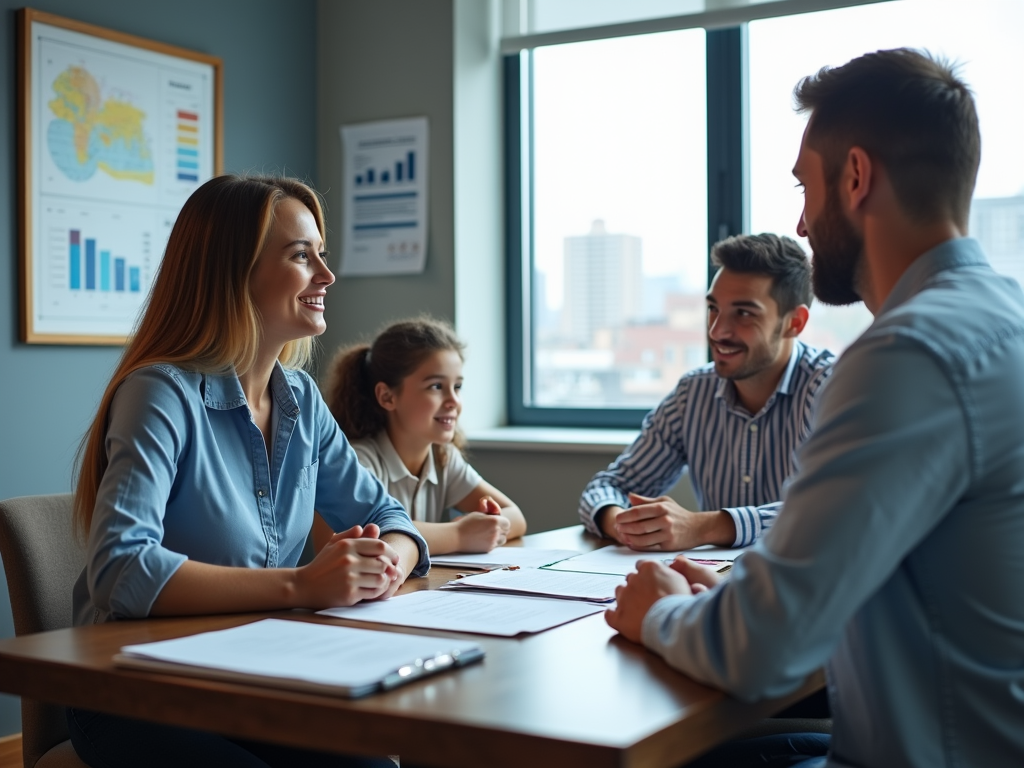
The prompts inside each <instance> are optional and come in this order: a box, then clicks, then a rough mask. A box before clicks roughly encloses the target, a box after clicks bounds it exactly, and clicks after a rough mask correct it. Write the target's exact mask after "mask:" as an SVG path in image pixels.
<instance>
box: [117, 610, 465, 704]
mask: <svg viewBox="0 0 1024 768" xmlns="http://www.w3.org/2000/svg"><path fill="white" fill-rule="evenodd" d="M483 657H484V651H483V649H482V648H481V647H480V646H479V645H477V644H476V643H473V642H470V641H465V640H454V639H451V638H439V637H424V636H422V635H406V634H399V633H394V632H378V631H374V630H369V629H356V628H354V627H340V626H336V625H330V624H316V623H311V622H306V621H288V620H284V619H263V620H260V621H255V622H252V623H251V624H243V625H241V626H238V627H232V628H230V629H222V630H217V631H213V632H203V633H200V634H197V635H190V636H187V637H182V638H177V639H174V640H162V641H158V642H154V643H143V644H139V645H128V646H124V647H123V648H121V651H120V653H118V654H116V655H115V656H114V658H113V661H114V664H115V665H117V666H119V667H125V668H128V669H137V670H140V671H146V672H160V673H171V674H176V675H186V676H188V677H201V678H206V679H212V680H223V681H226V682H234V683H243V684H248V685H261V686H268V687H272V688H283V689H287V690H293V691H303V692H307V693H318V694H323V695H328V696H342V697H345V698H352V699H354V698H360V697H362V696H367V695H369V694H372V693H376V692H378V691H386V690H390V689H392V688H397V687H398V686H400V685H405V684H406V683H411V682H414V681H416V680H420V679H422V678H424V677H429V676H431V675H435V674H439V673H442V672H446V671H448V670H452V669H457V668H459V667H463V666H466V665H467V664H472V663H474V662H477V661H481V660H482V659H483Z"/></svg>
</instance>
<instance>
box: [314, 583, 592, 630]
mask: <svg viewBox="0 0 1024 768" xmlns="http://www.w3.org/2000/svg"><path fill="white" fill-rule="evenodd" d="M603 610H604V606H601V605H595V604H593V603H585V602H580V601H573V600H545V599H544V598H540V597H520V596H518V595H485V594H480V593H468V592H457V591H449V592H442V591H430V590H423V591H421V592H411V593H409V594H407V595H400V596H398V597H392V598H391V599H390V600H381V601H380V602H365V603H357V604H356V605H353V606H349V607H347V608H328V609H326V610H323V611H318V613H320V614H322V615H324V616H334V617H336V618H339V619H352V620H354V621H373V622H378V623H380V624H397V625H399V626H403V627H420V628H422V629H445V630H449V631H451V632H473V633H475V634H480V635H498V636H500V637H512V636H514V635H519V634H522V633H524V632H542V631H544V630H545V629H551V628H552V627H557V626H558V625H560V624H567V623H568V622H570V621H575V620H576V619H582V618H583V617H584V616H589V615H590V614H592V613H597V612H599V611H603Z"/></svg>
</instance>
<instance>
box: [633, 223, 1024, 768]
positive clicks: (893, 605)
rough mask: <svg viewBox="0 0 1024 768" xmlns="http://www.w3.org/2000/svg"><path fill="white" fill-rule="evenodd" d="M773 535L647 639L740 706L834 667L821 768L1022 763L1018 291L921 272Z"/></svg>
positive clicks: (1023, 306) (1023, 440)
mask: <svg viewBox="0 0 1024 768" xmlns="http://www.w3.org/2000/svg"><path fill="white" fill-rule="evenodd" d="M797 462H798V469H797V474H796V475H795V477H794V478H793V480H792V482H791V484H790V485H789V487H788V489H787V492H786V495H785V497H784V500H783V502H784V503H783V509H782V511H781V513H780V514H779V516H778V519H777V521H776V523H775V525H774V527H773V528H772V529H771V530H770V531H769V532H768V534H767V535H766V536H765V537H764V538H763V539H762V540H761V541H760V542H759V543H757V544H756V545H754V547H753V548H752V549H751V550H749V551H748V552H747V553H746V554H744V555H743V556H742V557H741V558H740V559H739V561H738V562H737V564H736V566H735V567H734V568H733V571H732V574H733V575H732V578H731V579H730V580H729V581H728V582H726V583H724V584H723V585H721V586H720V587H718V588H716V589H714V590H711V591H710V592H707V593H705V594H701V595H698V596H696V597H681V596H673V597H666V598H663V599H662V600H659V601H658V602H657V603H656V604H655V605H654V607H653V608H652V610H651V611H650V612H649V613H648V615H647V617H646V619H645V621H644V626H643V639H644V643H645V644H646V645H647V646H648V647H650V648H652V649H653V650H655V651H657V652H658V653H660V654H661V655H662V656H664V657H665V658H666V659H667V660H668V661H669V663H670V664H672V666H674V667H676V668H678V669H680V670H682V671H684V672H686V673H687V674H689V675H691V676H693V677H695V678H697V679H699V680H702V681H706V682H708V683H710V684H712V685H715V686H718V687H721V688H723V689H725V690H726V691H729V692H731V693H733V694H735V695H736V696H738V697H741V698H744V699H756V698H760V697H764V696H772V695H778V694H782V693H785V692H787V691H790V690H792V689H793V688H795V687H796V686H797V685H799V684H800V682H801V681H802V680H803V679H804V678H805V677H806V676H807V675H808V674H809V673H810V672H812V671H813V670H815V669H816V668H818V667H820V666H821V665H822V664H827V671H828V679H829V694H830V699H831V702H832V709H833V715H834V730H833V737H832V753H831V754H830V756H829V758H828V765H830V766H864V767H865V768H867V766H870V767H871V768H896V767H899V768H903V767H904V766H915V767H919V768H945V767H950V768H951V767H952V766H986V767H988V768H991V767H992V766H1020V765H1024V295H1022V293H1021V289H1020V287H1019V286H1018V285H1017V284H1016V283H1015V282H1014V281H1012V280H1010V279H1008V278H1002V277H999V276H997V275H996V274H995V273H994V272H993V271H992V269H991V268H990V267H989V266H988V263H987V262H986V260H985V257H984V255H983V254H982V252H981V249H980V247H979V246H978V244H977V242H976V241H974V240H969V239H960V240H953V241H949V242H946V243H943V244H942V245H940V246H938V247H936V248H934V249H932V250H931V251H929V252H928V253H926V254H924V255H922V256H921V257H920V258H919V259H917V261H915V262H914V263H913V264H912V265H911V267H910V268H909V269H908V270H907V271H906V273H904V275H903V276H902V277H901V278H900V280H899V282H898V283H897V284H896V286H895V287H894V289H893V291H892V293H891V294H890V296H889V297H888V299H887V300H886V302H885V304H884V305H883V306H882V307H881V309H880V311H879V312H878V315H877V317H876V318H875V321H874V323H873V324H872V325H871V327H870V328H868V330H867V331H866V332H865V333H864V335H863V336H861V338H860V339H858V341H857V342H856V343H855V344H854V345H853V346H851V347H850V348H849V350H848V351H847V352H846V353H845V354H844V355H843V356H842V357H841V358H840V360H839V362H838V363H837V364H836V367H835V371H834V373H833V375H832V379H831V381H830V382H829V384H828V386H826V387H825V388H824V391H823V393H822V396H821V399H820V400H819V406H818V411H817V413H816V416H815V424H814V429H813V431H812V433H811V436H810V438H809V439H808V441H807V442H806V443H805V444H804V445H803V447H802V448H801V449H800V450H799V451H798V454H797Z"/></svg>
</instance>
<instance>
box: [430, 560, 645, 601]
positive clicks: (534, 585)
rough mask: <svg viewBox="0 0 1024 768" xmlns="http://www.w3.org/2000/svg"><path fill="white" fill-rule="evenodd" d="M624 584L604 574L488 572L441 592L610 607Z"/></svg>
mask: <svg viewBox="0 0 1024 768" xmlns="http://www.w3.org/2000/svg"><path fill="white" fill-rule="evenodd" d="M624 583H625V581H624V580H623V578H622V577H621V576H609V575H606V574H603V573H573V572H571V571H546V570H538V569H533V568H523V569H519V570H502V571H489V572H488V573H481V574H477V575H475V576H466V577H464V578H461V579H457V580H455V581H449V582H448V583H447V584H445V585H444V586H443V587H441V589H451V590H457V591H459V592H465V591H467V590H474V591H484V592H492V593H508V594H526V595H534V596H536V597H553V598H560V599H563V600H589V601H590V602H594V603H610V602H612V601H613V600H615V588H616V587H617V586H619V585H620V584H624Z"/></svg>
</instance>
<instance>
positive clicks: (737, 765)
mask: <svg viewBox="0 0 1024 768" xmlns="http://www.w3.org/2000/svg"><path fill="white" fill-rule="evenodd" d="M831 740H832V737H831V736H830V735H829V734H827V733H779V734H775V735H773V736H760V737H758V738H756V739H739V740H736V741H729V742H726V743H725V744H723V745H722V746H720V747H718V748H717V749H713V750H711V751H710V752H708V753H707V754H706V755H703V756H701V757H698V758H697V759H696V760H694V761H693V762H692V763H687V764H686V768H791V766H800V768H818V767H819V766H823V765H824V764H825V758H826V756H827V755H828V747H829V743H830V742H831Z"/></svg>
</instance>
